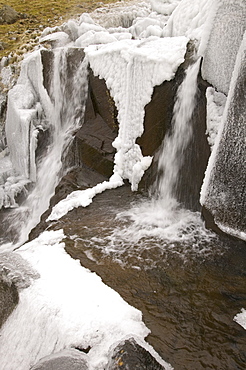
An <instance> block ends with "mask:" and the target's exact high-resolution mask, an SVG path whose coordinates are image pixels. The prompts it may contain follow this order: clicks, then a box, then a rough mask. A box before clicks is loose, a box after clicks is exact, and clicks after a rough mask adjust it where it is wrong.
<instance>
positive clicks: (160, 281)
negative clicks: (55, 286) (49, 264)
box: [52, 187, 246, 370]
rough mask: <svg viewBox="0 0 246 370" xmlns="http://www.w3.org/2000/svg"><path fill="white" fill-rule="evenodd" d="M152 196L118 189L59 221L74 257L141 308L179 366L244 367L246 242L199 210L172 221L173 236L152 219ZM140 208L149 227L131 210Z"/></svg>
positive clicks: (155, 338)
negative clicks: (215, 229) (207, 221)
mask: <svg viewBox="0 0 246 370" xmlns="http://www.w3.org/2000/svg"><path fill="white" fill-rule="evenodd" d="M145 202H146V199H143V196H142V195H140V194H137V193H136V194H133V193H131V192H130V190H129V188H128V187H123V188H119V189H116V190H111V191H109V192H105V193H103V194H101V195H98V196H97V197H96V198H95V200H94V202H93V203H92V205H90V206H89V207H88V208H86V209H81V208H78V209H76V210H73V211H72V212H70V213H69V214H68V215H67V216H64V217H63V219H61V220H60V221H59V222H57V223H56V224H55V225H53V226H52V227H55V228H61V227H63V229H64V232H65V234H66V235H67V239H66V250H67V252H68V253H69V254H70V255H71V256H72V257H74V258H76V259H80V261H81V263H82V265H83V266H85V267H88V268H89V269H90V270H91V271H95V272H96V273H98V274H99V275H100V276H101V277H102V279H103V281H104V282H105V283H106V284H107V285H109V286H111V287H112V288H113V289H115V290H116V291H118V292H119V293H120V294H121V296H122V297H123V298H124V299H125V300H126V301H127V302H128V303H130V304H131V305H133V306H135V307H137V308H138V309H140V310H141V311H142V313H143V320H144V322H145V324H146V325H147V326H148V327H149V328H150V329H151V334H150V335H149V337H148V342H149V343H150V344H151V345H152V346H153V347H154V348H155V350H156V351H157V352H158V353H159V354H160V355H161V356H162V357H163V358H164V359H165V360H167V361H168V362H170V363H171V364H172V366H174V368H175V369H179V370H182V369H189V370H190V369H245V368H246V331H245V330H244V329H243V328H242V327H241V326H240V325H238V324H237V323H236V322H235V321H233V318H234V316H235V315H236V314H237V313H238V312H240V310H241V308H242V307H246V291H245V285H246V248H245V247H246V246H245V243H244V242H241V241H237V240H233V239H230V238H226V237H219V236H217V235H215V234H213V233H211V232H206V231H205V230H204V228H203V227H202V225H201V223H200V221H199V220H198V219H197V215H195V218H192V221H191V222H188V224H186V228H185V225H184V224H182V225H180V224H179V227H175V228H174V229H172V233H173V241H172V238H171V235H170V232H169V233H168V234H166V233H165V232H163V230H159V232H158V233H155V232H154V231H153V230H154V229H156V228H157V226H156V222H152V226H150V224H151V222H149V221H148V223H147V224H146V221H144V219H145V216H144V212H143V208H142V206H143V203H145ZM137 208H138V209H140V210H141V212H142V213H141V217H140V218H142V220H143V225H144V226H142V231H141V227H140V224H141V222H140V221H139V219H138V220H136V217H135V216H134V217H131V216H130V215H132V214H133V213H134V212H136V209H137ZM133 210H135V211H133ZM152 219H153V220H156V218H155V217H154V214H153V217H152ZM195 220H197V223H196V221H195ZM176 221H178V220H176ZM174 224H175V220H174V219H172V222H171V225H172V226H174ZM137 225H138V226H137ZM169 226H170V225H169ZM158 227H160V224H159V226H158ZM161 228H163V225H162V224H161ZM134 230H135V232H134ZM144 230H145V231H146V232H144ZM140 231H141V232H142V233H140ZM169 231H170V230H169ZM174 231H175V232H176V234H175V232H174ZM189 240H190V242H189Z"/></svg>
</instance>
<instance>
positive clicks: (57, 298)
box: [0, 230, 171, 370]
mask: <svg viewBox="0 0 246 370" xmlns="http://www.w3.org/2000/svg"><path fill="white" fill-rule="evenodd" d="M63 238H64V234H63V231H62V230H57V231H46V232H44V233H43V234H41V235H40V236H39V237H38V238H37V239H35V240H34V241H32V242H29V243H27V244H25V245H24V246H23V247H21V248H20V249H19V250H18V251H17V252H14V253H13V254H15V255H16V256H15V260H18V257H19V259H23V260H26V261H27V265H31V267H32V269H34V270H35V271H36V275H35V276H34V277H33V275H32V274H29V280H30V279H31V285H30V284H29V286H28V287H26V288H25V289H22V290H21V291H20V292H19V304H18V306H17V307H16V309H15V310H14V312H13V313H12V315H11V316H10V317H9V319H8V320H7V322H6V323H5V325H4V326H3V328H2V330H1V336H0V367H1V369H5V370H12V369H13V368H15V369H19V370H26V369H29V368H30V366H32V365H33V364H35V363H36V362H37V361H38V360H39V359H40V358H42V357H44V356H47V355H49V354H51V353H53V352H58V351H60V350H62V349H64V348H71V347H78V348H81V349H83V348H84V349H87V348H91V349H90V351H89V353H88V354H87V357H88V362H89V363H90V369H97V370H100V369H104V368H105V365H106V364H107V362H108V352H109V349H110V347H111V346H112V345H116V344H117V343H118V341H120V340H122V339H124V338H126V337H128V336H131V337H136V339H137V340H138V341H141V342H143V343H144V338H145V337H146V336H147V335H148V333H149V330H148V329H147V328H146V326H145V325H144V323H143V322H142V314H141V312H140V311H138V310H137V309H135V308H134V307H132V306H130V305H129V304H128V303H126V302H125V301H124V300H123V299H122V298H121V297H120V296H119V294H118V293H116V292H115V291H114V290H113V289H111V288H109V287H108V286H106V285H105V284H103V282H102V280H101V278H100V277H99V276H98V275H96V274H95V273H92V272H90V271H89V270H88V269H86V268H84V267H82V266H81V265H80V263H79V261H76V260H74V259H72V258H71V257H70V256H69V255H68V254H67V253H66V252H65V251H64V246H65V245H64V243H62V239H63ZM22 266H23V263H22ZM20 269H21V265H20ZM26 270H27V268H26V267H25V268H23V275H25V273H26V272H25V271H26ZM38 275H39V276H40V277H38ZM30 338H31V340H30ZM146 346H147V343H146ZM16 348H18V350H17V351H16ZM148 348H150V346H148ZM152 352H154V350H153V348H152ZM13 353H14V356H13ZM155 355H156V357H157V358H158V359H159V361H160V362H161V363H162V365H163V366H164V367H165V368H166V369H171V367H170V366H169V365H168V364H166V363H165V362H164V361H163V360H161V359H160V358H159V356H158V354H157V353H155Z"/></svg>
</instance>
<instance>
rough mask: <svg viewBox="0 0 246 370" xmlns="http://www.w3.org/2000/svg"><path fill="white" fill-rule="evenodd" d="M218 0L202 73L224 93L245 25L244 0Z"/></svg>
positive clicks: (226, 91)
mask: <svg viewBox="0 0 246 370" xmlns="http://www.w3.org/2000/svg"><path fill="white" fill-rule="evenodd" d="M215 3H216V1H215ZM217 3H218V4H219V6H218V9H217V11H216V14H215V16H214V20H213V23H212V28H211V31H210V36H209V39H208V43H207V46H206V48H205V50H204V59H203V64H202V76H203V78H204V79H205V80H207V81H208V82H209V83H210V84H212V85H213V86H214V87H215V88H216V89H217V90H218V91H221V92H223V93H224V94H226V95H227V94H228V91H229V85H230V80H231V76H232V72H233V68H234V64H235V60H236V56H237V52H238V48H239V46H240V43H241V41H242V38H243V34H244V31H245V29H246V21H245V19H246V2H245V0H220V1H218V0H217Z"/></svg>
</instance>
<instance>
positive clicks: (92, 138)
mask: <svg viewBox="0 0 246 370" xmlns="http://www.w3.org/2000/svg"><path fill="white" fill-rule="evenodd" d="M115 137H116V135H115V134H114V133H113V131H112V130H111V129H110V128H109V127H108V125H107V124H106V123H105V121H104V120H103V119H102V117H101V116H100V115H99V114H96V116H95V118H94V119H91V120H88V121H86V122H85V123H84V125H83V126H82V128H81V129H80V130H79V131H78V133H77V134H76V141H77V144H78V147H77V149H78V155H79V160H80V161H81V163H83V164H85V165H86V166H88V167H90V168H92V169H93V170H95V171H97V172H98V173H100V174H101V175H104V176H107V177H110V176H111V175H112V173H113V162H114V154H115V149H114V148H113V146H112V142H113V140H114V139H115Z"/></svg>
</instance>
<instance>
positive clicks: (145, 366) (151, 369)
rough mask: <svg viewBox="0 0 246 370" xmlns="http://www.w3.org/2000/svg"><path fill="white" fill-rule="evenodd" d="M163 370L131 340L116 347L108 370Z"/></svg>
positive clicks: (147, 353) (142, 348)
mask: <svg viewBox="0 0 246 370" xmlns="http://www.w3.org/2000/svg"><path fill="white" fill-rule="evenodd" d="M118 369H119V370H128V369H131V370H133V369H134V370H137V369H139V370H163V369H165V368H164V367H163V366H162V365H161V364H160V363H159V362H158V361H157V360H156V359H155V358H154V357H153V356H152V355H151V353H150V352H148V351H147V350H146V349H145V348H144V347H142V346H140V345H139V344H138V343H137V342H136V341H135V339H133V338H130V339H128V340H125V341H124V342H122V343H120V344H118V345H117V347H115V349H114V350H113V353H112V354H111V360H110V361H109V364H108V366H107V370H118Z"/></svg>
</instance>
